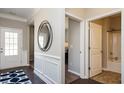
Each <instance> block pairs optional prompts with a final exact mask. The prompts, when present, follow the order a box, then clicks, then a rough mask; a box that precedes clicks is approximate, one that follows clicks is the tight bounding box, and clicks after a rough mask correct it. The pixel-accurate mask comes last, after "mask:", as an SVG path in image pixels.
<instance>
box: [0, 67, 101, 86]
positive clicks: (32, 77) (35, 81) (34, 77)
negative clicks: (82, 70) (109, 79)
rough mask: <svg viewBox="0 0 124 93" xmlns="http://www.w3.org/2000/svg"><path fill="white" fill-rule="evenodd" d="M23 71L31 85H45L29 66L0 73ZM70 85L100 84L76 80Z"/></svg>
mask: <svg viewBox="0 0 124 93" xmlns="http://www.w3.org/2000/svg"><path fill="white" fill-rule="evenodd" d="M19 69H23V71H24V72H25V73H26V74H27V76H28V77H29V79H30V80H31V81H32V84H46V83H45V82H44V81H43V80H41V79H40V78H39V77H38V76H37V75H36V74H35V73H34V72H33V68H32V67H31V66H26V67H17V68H11V69H5V70H0V73H4V72H8V71H12V70H19ZM70 84H101V83H99V82H97V81H94V80H91V79H77V80H75V81H73V82H71V83H70Z"/></svg>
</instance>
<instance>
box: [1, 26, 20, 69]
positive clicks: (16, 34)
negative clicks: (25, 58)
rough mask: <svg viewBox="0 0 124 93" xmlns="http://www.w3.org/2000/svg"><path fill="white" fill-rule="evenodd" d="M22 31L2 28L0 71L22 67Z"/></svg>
mask: <svg viewBox="0 0 124 93" xmlns="http://www.w3.org/2000/svg"><path fill="white" fill-rule="evenodd" d="M21 57H22V30H21V29H15V28H7V27H1V28H0V69H8V68H13V67H18V66H21V65H22V62H21V61H22V58H21Z"/></svg>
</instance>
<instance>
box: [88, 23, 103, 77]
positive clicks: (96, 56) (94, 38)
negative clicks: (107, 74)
mask: <svg viewBox="0 0 124 93" xmlns="http://www.w3.org/2000/svg"><path fill="white" fill-rule="evenodd" d="M101 51H102V26H101V25H98V24H95V23H92V22H90V77H92V76H95V75H97V74H99V73H101V72H102V52H101Z"/></svg>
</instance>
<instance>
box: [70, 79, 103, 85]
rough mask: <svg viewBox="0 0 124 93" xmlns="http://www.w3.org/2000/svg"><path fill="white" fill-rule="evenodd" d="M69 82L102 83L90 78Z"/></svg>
mask: <svg viewBox="0 0 124 93" xmlns="http://www.w3.org/2000/svg"><path fill="white" fill-rule="evenodd" d="M70 84H102V83H100V82H97V81H95V80H92V79H77V80H75V81H73V82H71V83H70Z"/></svg>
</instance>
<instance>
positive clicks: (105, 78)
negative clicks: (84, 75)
mask: <svg viewBox="0 0 124 93" xmlns="http://www.w3.org/2000/svg"><path fill="white" fill-rule="evenodd" d="M89 26H90V34H89V35H90V39H89V40H90V44H89V45H90V48H89V49H90V50H89V53H90V55H89V56H90V57H89V58H90V64H89V75H90V78H91V79H93V80H96V81H98V82H100V83H105V84H119V83H121V13H117V14H114V15H111V16H106V17H104V18H100V19H95V20H92V21H90V22H89Z"/></svg>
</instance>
